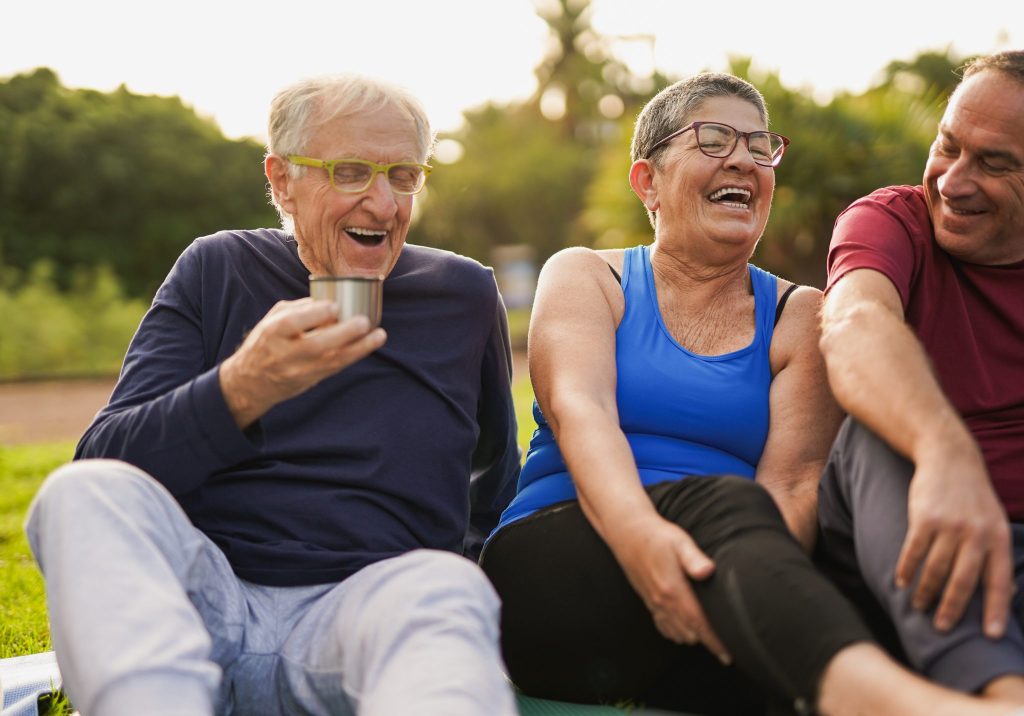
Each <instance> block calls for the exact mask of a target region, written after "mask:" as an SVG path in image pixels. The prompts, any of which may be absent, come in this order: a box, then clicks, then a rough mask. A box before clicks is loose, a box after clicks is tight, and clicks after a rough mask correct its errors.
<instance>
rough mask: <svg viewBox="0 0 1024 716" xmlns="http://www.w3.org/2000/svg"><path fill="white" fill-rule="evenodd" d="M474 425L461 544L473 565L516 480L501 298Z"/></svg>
mask: <svg viewBox="0 0 1024 716" xmlns="http://www.w3.org/2000/svg"><path fill="white" fill-rule="evenodd" d="M477 422H478V424H479V426H480V436H479V438H478V439H477V444H476V449H475V450H474V452H473V460H472V474H471V476H470V484H469V502H470V514H469V529H468V531H467V533H466V538H465V541H464V543H463V552H464V554H465V555H466V556H467V557H469V558H470V559H473V560H474V561H475V560H476V559H477V558H478V557H479V556H480V550H481V548H482V547H483V543H484V540H485V539H486V538H487V536H488V535H489V534H490V533H491V530H493V529H494V528H495V526H497V524H498V519H499V518H500V517H501V513H502V512H503V511H504V509H505V508H506V507H507V506H508V503H509V502H511V500H512V498H513V497H514V496H515V491H516V481H517V480H518V479H519V462H520V453H519V446H518V444H517V442H516V440H517V438H518V434H517V433H518V431H517V427H516V414H515V405H514V403H513V400H512V348H511V343H510V341H509V332H508V316H507V314H506V313H505V304H504V303H503V302H502V300H501V295H500V294H498V298H497V301H496V304H495V315H494V321H493V324H492V326H491V331H490V335H489V337H488V339H487V346H486V349H485V351H484V357H483V361H482V368H481V391H480V402H479V404H478V407H477Z"/></svg>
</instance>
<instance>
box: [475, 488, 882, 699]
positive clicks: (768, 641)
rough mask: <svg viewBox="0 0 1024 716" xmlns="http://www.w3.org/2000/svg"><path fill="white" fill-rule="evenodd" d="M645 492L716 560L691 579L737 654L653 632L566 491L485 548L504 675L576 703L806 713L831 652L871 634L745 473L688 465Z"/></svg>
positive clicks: (643, 609)
mask: <svg viewBox="0 0 1024 716" xmlns="http://www.w3.org/2000/svg"><path fill="white" fill-rule="evenodd" d="M647 492H648V494H649V495H650V497H651V500H652V501H653V503H654V505H655V507H656V509H657V510H658V513H659V514H661V515H662V516H663V517H665V518H666V519H668V520H670V521H672V522H674V523H675V524H677V525H679V526H680V527H682V528H683V529H684V530H686V532H688V533H689V534H690V536H691V537H693V539H694V540H695V541H696V542H697V544H698V545H699V546H700V548H701V549H702V550H703V551H704V552H705V554H707V555H708V556H709V557H710V558H711V559H712V560H714V562H715V565H716V569H715V572H714V574H713V575H712V576H711V577H710V578H708V579H706V580H704V581H699V582H698V581H693V582H691V584H692V586H693V589H694V592H695V593H696V595H697V598H698V600H699V601H700V604H701V606H702V608H703V609H704V613H705V615H706V616H707V618H708V620H709V621H710V623H711V626H712V627H713V628H714V630H715V632H716V633H717V634H718V636H719V637H720V638H721V640H722V642H723V644H725V647H726V649H728V651H729V653H730V654H731V655H732V658H733V664H734V666H733V667H724V666H722V665H721V664H720V663H719V662H718V661H717V660H716V659H715V658H714V657H713V656H711V654H710V652H708V651H707V650H706V649H705V648H704V647H703V646H699V645H698V646H681V645H678V644H675V643H673V642H671V641H669V640H667V639H665V638H664V637H662V636H661V634H660V633H659V632H658V631H657V629H656V628H655V626H654V622H653V620H652V619H651V616H650V613H649V612H648V611H647V608H646V607H645V606H644V604H643V602H642V601H641V599H640V598H639V596H638V595H637V594H636V592H634V591H633V588H632V586H631V585H630V584H629V582H628V580H627V579H626V576H625V574H624V573H623V571H622V568H621V567H620V566H619V565H618V563H617V562H616V561H615V558H614V556H613V555H612V553H611V551H610V550H609V549H608V547H607V545H606V544H605V543H604V542H603V541H602V540H601V538H600V537H599V536H598V534H597V533H596V532H595V531H594V529H593V528H592V527H591V526H590V523H589V522H588V521H587V519H586V517H585V516H584V515H583V512H582V510H581V509H580V506H579V503H578V502H575V501H574V502H565V503H560V504H557V505H552V506H551V507H548V508H545V509H544V510H541V511H540V512H537V513H535V514H533V515H531V516H529V517H526V518H524V519H522V520H520V521H519V522H515V523H513V524H511V525H509V526H508V527H505V528H503V529H502V530H501V531H500V532H499V533H498V534H496V535H495V536H494V537H493V539H491V541H490V542H489V543H488V545H487V547H486V548H485V550H484V553H483V554H482V555H481V558H480V560H481V565H482V566H483V568H484V571H485V572H486V573H487V575H488V576H489V577H490V579H491V581H492V582H493V584H494V586H495V588H496V589H497V591H498V594H499V595H500V596H501V599H502V603H503V608H502V637H501V638H502V650H503V652H504V656H505V661H506V664H507V666H508V669H509V674H510V676H511V678H512V680H513V681H514V682H515V684H516V685H517V686H518V687H519V688H520V689H522V690H523V691H524V692H525V693H527V694H529V695H531V696H538V697H543V698H550V699H559V700H563V701H574V702H578V703H614V702H618V701H624V700H632V701H635V702H639V703H642V704H644V705H646V706H649V707H658V708H671V709H680V710H688V711H696V712H699V713H704V714H719V713H720V714H730V715H732V716H735V715H736V714H755V713H763V712H764V710H765V708H766V704H771V703H782V704H788V705H792V708H793V709H794V710H795V711H797V712H802V713H809V712H810V711H811V707H812V706H813V704H814V703H815V701H816V697H817V688H818V683H819V681H820V679H821V676H822V674H823V672H824V670H825V667H826V666H827V664H828V663H829V661H830V660H831V659H832V657H833V656H834V655H835V654H836V653H837V652H838V651H839V650H840V649H842V648H843V647H845V646H848V645H850V644H852V643H853V642H857V641H867V640H870V638H871V637H870V634H869V632H868V631H867V629H866V628H865V627H864V626H863V624H862V623H861V621H860V619H859V617H858V616H857V614H856V612H855V611H854V609H853V607H851V606H850V605H849V604H848V603H847V602H846V600H845V599H844V598H843V597H842V596H841V595H840V594H839V592H838V591H836V589H835V588H834V587H833V586H832V585H831V584H830V583H829V582H828V580H826V579H825V578H824V577H822V576H821V575H820V574H819V573H818V572H817V571H815V569H814V567H813V566H812V564H811V562H810V560H809V559H808V557H807V556H806V555H805V554H804V552H803V550H802V549H801V548H800V545H799V544H798V543H797V542H796V540H795V539H793V537H792V536H791V535H790V533H789V531H788V530H787V528H786V525H785V522H783V520H782V516H781V515H780V513H779V511H778V509H777V508H776V506H775V503H774V501H773V500H772V499H771V497H770V496H769V495H768V493H767V492H766V491H765V490H764V489H763V488H761V487H760V486H759V485H757V484H755V483H754V482H753V481H751V480H747V479H743V478H739V477H704V478H697V477H694V478H688V479H684V480H679V481H673V482H665V483H661V484H658V485H655V486H653V487H650V488H648V489H647Z"/></svg>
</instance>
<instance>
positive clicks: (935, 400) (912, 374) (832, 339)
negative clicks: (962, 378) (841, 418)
mask: <svg viewBox="0 0 1024 716" xmlns="http://www.w3.org/2000/svg"><path fill="white" fill-rule="evenodd" d="M871 309H872V307H870V306H858V307H856V308H855V309H853V310H849V311H846V312H845V313H843V314H842V315H840V316H833V317H830V316H829V315H828V313H827V312H826V320H825V326H824V332H823V335H822V340H821V348H822V352H823V354H824V355H825V360H826V365H827V368H828V377H829V382H830V384H831V386H832V390H833V393H834V395H835V397H836V400H838V402H839V404H840V406H841V407H842V408H843V409H844V410H845V411H846V412H847V413H849V414H850V415H851V416H853V417H854V418H856V419H857V420H858V421H860V422H862V423H864V424H865V425H867V426H868V427H869V428H870V429H871V430H873V431H874V432H876V433H877V434H879V435H880V436H881V437H882V438H883V439H885V440H886V442H888V443H889V444H890V445H892V446H893V448H894V449H896V450H897V451H898V452H900V453H902V454H903V455H905V456H907V457H909V458H911V459H914V460H915V462H916V458H918V457H920V456H923V455H928V454H933V453H934V451H935V450H936V448H939V447H944V448H946V449H950V448H954V449H975V448H974V447H973V446H974V443H973V440H972V438H971V437H970V435H969V434H968V432H967V430H966V428H965V427H964V425H963V422H962V421H961V420H960V417H959V415H958V414H957V413H956V411H955V410H954V408H953V407H952V405H951V404H950V403H949V401H948V400H947V399H946V397H945V395H944V393H943V392H942V389H941V387H940V386H939V384H938V381H937V380H936V378H935V376H934V373H933V372H932V369H931V365H930V364H929V362H928V359H927V356H926V355H925V352H924V349H923V348H922V346H921V344H920V343H919V342H918V340H917V338H916V337H915V336H914V334H913V332H912V331H911V330H910V328H909V327H908V326H907V325H906V324H905V323H903V322H902V321H901V320H900V319H899V318H898V317H897V316H894V315H892V314H891V313H888V312H886V311H883V310H871Z"/></svg>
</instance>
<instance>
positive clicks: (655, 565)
mask: <svg viewBox="0 0 1024 716" xmlns="http://www.w3.org/2000/svg"><path fill="white" fill-rule="evenodd" d="M623 310H624V299H623V295H622V289H621V288H620V286H619V285H618V284H617V283H616V282H615V279H614V278H613V277H612V275H611V272H610V271H609V270H608V266H607V264H606V263H605V262H604V260H603V259H602V258H601V257H600V256H598V255H597V254H596V253H594V252H593V251H590V250H589V249H568V250H565V251H562V252H560V253H558V254H556V255H555V256H553V257H551V259H549V260H548V262H547V263H546V264H545V266H544V269H543V271H542V272H541V275H540V278H539V280H538V287H537V295H536V298H535V300H534V307H533V313H532V317H531V321H530V338H529V359H530V375H531V378H532V380H533V386H534V392H535V395H536V397H537V402H538V404H539V405H540V408H541V411H542V412H543V413H544V416H545V418H547V421H548V424H549V425H550V426H551V429H552V431H553V433H554V435H555V439H556V440H557V442H558V446H559V449H560V450H561V452H562V456H563V457H564V458H565V462H566V465H567V466H568V468H569V472H570V473H571V475H572V477H573V482H574V483H575V485H576V489H577V492H578V494H579V500H580V506H581V507H582V509H583V512H584V514H585V515H586V517H587V519H588V520H589V521H590V523H591V525H593V527H594V529H595V530H596V531H597V533H598V534H599V535H600V536H601V538H602V539H603V540H604V541H605V542H606V543H607V544H608V546H609V548H610V549H611V551H612V553H613V554H614V555H615V557H616V559H617V560H618V562H619V564H620V565H621V566H622V567H623V570H624V571H625V573H626V576H627V577H628V578H629V580H630V582H631V584H632V585H633V587H634V589H636V591H637V593H638V594H639V595H640V596H641V598H642V599H643V600H644V602H645V604H646V605H647V607H648V609H650V611H651V614H652V616H653V617H654V621H655V624H656V625H657V627H658V629H659V631H661V633H662V634H663V635H664V636H665V637H667V638H669V639H672V640H674V641H677V642H681V643H696V642H697V641H701V642H703V643H704V644H705V645H706V646H707V647H708V648H709V649H710V650H711V651H712V653H714V654H716V655H719V657H720V658H722V659H723V660H728V656H727V654H726V652H725V649H724V647H722V645H721V642H720V641H719V640H718V637H717V636H716V635H715V634H714V632H713V631H712V630H711V627H710V625H709V624H708V622H707V620H706V619H705V618H704V614H703V612H702V610H701V608H700V605H699V603H698V602H697V600H696V598H695V597H694V596H693V593H692V591H691V589H690V586H689V584H688V583H687V579H686V578H687V577H690V578H693V579H704V578H706V577H708V576H709V575H710V574H711V572H712V571H713V570H714V563H712V562H711V560H709V559H708V558H707V557H706V556H705V555H704V554H703V553H702V552H701V551H700V549H699V548H698V547H697V546H696V544H695V543H694V542H693V540H692V539H691V538H690V536H689V535H687V534H686V532H684V531H683V530H682V529H680V528H679V527H678V526H676V525H674V524H672V523H670V522H668V521H667V520H665V519H663V518H662V517H661V516H660V515H658V513H657V512H656V510H655V509H654V506H653V504H652V503H651V500H650V498H649V497H648V495H647V492H646V491H645V490H644V489H643V486H642V484H641V482H640V476H639V474H638V473H637V469H636V463H635V462H634V460H633V453H632V451H631V450H630V447H629V443H628V442H627V440H626V436H625V435H624V434H623V432H622V430H621V428H620V427H619V415H618V408H617V405H616V397H615V390H616V366H615V331H616V328H617V326H618V323H619V321H620V320H621V318H622V313H623Z"/></svg>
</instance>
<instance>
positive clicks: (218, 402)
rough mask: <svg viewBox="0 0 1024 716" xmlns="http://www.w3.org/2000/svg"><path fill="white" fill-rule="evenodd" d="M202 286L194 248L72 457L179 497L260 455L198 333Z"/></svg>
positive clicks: (145, 322) (254, 431) (162, 293)
mask: <svg viewBox="0 0 1024 716" xmlns="http://www.w3.org/2000/svg"><path fill="white" fill-rule="evenodd" d="M201 286H202V282H201V259H200V256H199V251H198V249H197V247H196V244H193V246H192V247H190V248H189V249H188V250H186V252H185V253H184V254H182V256H181V257H180V258H179V259H178V261H177V262H176V263H175V266H174V268H173V269H172V270H171V273H170V274H169V275H168V277H167V279H166V280H165V282H164V284H163V285H162V286H161V287H160V289H159V291H157V294H156V297H155V298H154V300H153V304H152V306H151V307H150V309H149V311H147V313H146V315H145V316H144V317H143V319H142V323H141V324H140V325H139V328H138V330H137V332H136V334H135V337H134V338H133V339H132V341H131V344H130V345H129V347H128V352H127V354H126V356H125V360H124V365H123V366H122V368H121V375H120V378H119V379H118V382H117V386H116V387H115V388H114V392H113V394H112V395H111V399H110V402H109V403H108V404H107V406H106V407H105V408H103V409H102V410H101V411H100V412H99V413H98V414H97V416H96V418H95V419H94V420H93V422H92V424H91V425H90V426H89V428H88V429H87V430H86V432H85V434H84V435H83V436H82V439H81V440H80V441H79V443H78V448H77V450H76V452H75V459H83V458H112V459H118V460H123V461H125V462H128V463H130V464H132V465H135V466H136V467H138V468H140V469H142V470H144V471H145V472H147V473H148V474H149V475H151V476H153V477H154V478H156V479H157V480H158V481H159V482H161V483H162V484H163V485H164V486H165V487H166V488H167V489H168V490H169V491H170V492H171V493H172V494H174V495H176V496H178V495H182V494H186V493H188V492H190V491H192V490H194V489H196V488H197V487H200V486H201V485H202V484H203V482H204V481H206V480H207V479H209V478H210V476H211V475H214V474H215V473H216V472H218V471H219V470H222V469H224V468H227V467H229V466H231V465H234V464H237V463H238V462H240V461H242V460H245V459H248V458H251V457H253V456H255V455H256V454H257V453H258V450H259V446H260V443H261V437H262V434H261V431H260V427H259V423H258V422H257V423H256V425H255V426H254V427H251V428H249V429H248V430H247V431H246V432H244V433H243V432H242V431H241V430H239V428H238V427H237V426H236V425H235V421H234V418H233V416H232V415H231V412H230V410H229V409H228V406H227V403H226V402H225V400H224V395H223V392H222V391H221V388H220V378H219V365H217V364H216V363H215V362H214V358H213V356H215V355H216V351H215V350H214V349H213V348H211V346H210V345H208V341H207V340H205V339H206V337H204V333H203V317H202V306H201V303H200V297H201V296H202V291H201Z"/></svg>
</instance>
